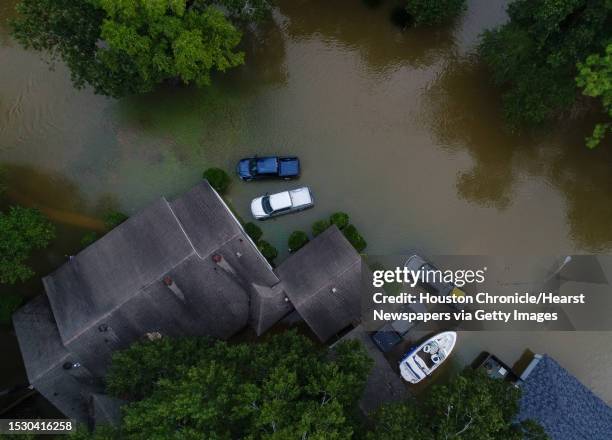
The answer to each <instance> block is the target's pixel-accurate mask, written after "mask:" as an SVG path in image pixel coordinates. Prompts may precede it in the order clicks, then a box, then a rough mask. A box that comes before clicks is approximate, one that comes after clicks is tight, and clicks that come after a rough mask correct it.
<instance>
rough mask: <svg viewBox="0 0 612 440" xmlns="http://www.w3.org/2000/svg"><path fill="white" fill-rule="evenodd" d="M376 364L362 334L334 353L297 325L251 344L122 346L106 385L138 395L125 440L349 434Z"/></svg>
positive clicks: (128, 412) (193, 341)
mask: <svg viewBox="0 0 612 440" xmlns="http://www.w3.org/2000/svg"><path fill="white" fill-rule="evenodd" d="M370 367H371V361H370V359H369V357H368V356H367V354H366V353H365V351H364V349H363V348H362V347H361V345H360V344H359V343H358V342H356V341H353V342H348V343H344V344H341V345H340V346H339V347H338V349H337V350H336V351H335V355H334V356H333V357H330V356H329V355H328V354H327V352H326V351H325V350H320V349H317V348H316V347H315V346H314V345H313V343H312V342H311V341H310V340H308V339H306V338H305V337H303V336H299V335H297V334H296V333H295V332H286V333H283V334H281V335H276V336H273V337H271V338H269V339H267V340H265V341H264V342H261V343H257V344H248V345H247V344H234V345H232V344H228V343H225V342H212V341H208V340H206V339H201V338H187V339H176V340H175V339H169V338H162V339H161V340H156V341H150V342H149V341H147V342H140V343H136V344H134V345H133V346H132V347H131V348H129V349H128V350H126V351H123V352H118V353H116V354H115V356H114V357H113V363H112V366H111V369H110V372H109V375H108V378H107V384H108V385H107V387H108V390H109V392H111V393H112V394H114V395H116V396H119V397H122V398H129V399H131V400H132V403H130V404H129V405H127V407H125V409H124V417H123V423H122V426H121V427H120V430H121V434H122V436H123V438H127V439H132V438H134V439H150V438H151V439H171V438H181V439H191V438H193V439H196V438H198V439H200V438H211V439H212V438H215V439H232V438H249V439H263V438H266V439H294V438H310V439H320V440H324V439H325V440H327V439H348V438H351V436H352V434H353V418H352V417H353V415H354V412H355V411H356V402H357V399H358V397H359V396H360V395H361V392H362V391H363V387H364V384H365V379H366V377H367V374H368V372H369V369H370Z"/></svg>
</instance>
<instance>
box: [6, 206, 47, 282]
mask: <svg viewBox="0 0 612 440" xmlns="http://www.w3.org/2000/svg"><path fill="white" fill-rule="evenodd" d="M54 237H55V228H54V227H53V225H52V224H51V223H50V222H49V220H47V218H46V217H45V216H44V215H42V214H41V213H40V211H38V210H36V209H33V208H23V207H21V206H13V207H11V208H9V210H8V212H4V213H0V283H9V284H14V283H16V282H17V281H25V280H27V279H29V278H30V277H32V275H34V272H33V271H32V269H31V268H30V267H28V266H27V265H26V261H27V259H28V258H29V257H30V254H31V253H32V251H34V250H36V249H43V248H44V247H46V246H47V245H48V244H49V242H50V241H51V240H52V239H53V238H54Z"/></svg>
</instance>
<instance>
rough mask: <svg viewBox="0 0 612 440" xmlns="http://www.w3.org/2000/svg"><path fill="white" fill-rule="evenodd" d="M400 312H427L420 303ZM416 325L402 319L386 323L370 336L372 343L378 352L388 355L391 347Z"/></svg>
mask: <svg viewBox="0 0 612 440" xmlns="http://www.w3.org/2000/svg"><path fill="white" fill-rule="evenodd" d="M402 311H406V312H408V311H414V312H417V313H424V312H426V311H427V308H426V307H425V306H424V305H423V304H421V303H416V304H411V305H410V306H408V307H404V308H402ZM416 324H417V323H416V322H414V321H413V322H410V321H408V320H404V319H399V320H397V321H393V322H388V323H386V324H385V325H384V326H382V327H381V328H380V329H379V330H378V331H376V332H375V333H373V334H372V336H371V337H372V341H374V344H376V346H377V347H378V349H379V350H380V351H382V352H383V353H388V352H389V351H391V350H392V349H393V347H395V346H396V345H397V344H399V343H400V342H402V338H403V337H404V336H406V334H408V332H409V331H410V330H412V328H414V326H415V325H416Z"/></svg>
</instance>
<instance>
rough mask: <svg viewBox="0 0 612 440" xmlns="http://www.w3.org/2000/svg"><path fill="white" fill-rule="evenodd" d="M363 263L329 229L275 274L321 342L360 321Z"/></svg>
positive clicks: (342, 236)
mask: <svg viewBox="0 0 612 440" xmlns="http://www.w3.org/2000/svg"><path fill="white" fill-rule="evenodd" d="M361 271H362V259H361V256H360V255H359V254H358V253H357V251H355V249H354V248H353V247H352V246H351V244H350V243H349V242H348V241H347V240H346V238H345V237H344V235H342V232H340V230H338V228H336V227H335V226H332V227H330V228H328V229H327V230H326V231H325V232H323V233H322V234H321V235H319V236H318V237H316V238H315V239H314V240H312V241H311V242H310V243H308V245H307V246H305V247H303V248H302V249H300V250H299V251H298V252H296V253H295V254H294V255H292V256H290V257H289V258H288V259H287V260H285V261H284V262H283V263H282V264H281V265H280V266H279V267H278V268H277V270H276V273H277V274H278V276H279V278H280V279H281V280H282V284H283V287H284V290H285V292H286V293H287V296H288V297H289V299H290V300H291V303H292V304H293V305H294V307H295V308H296V310H297V311H298V313H299V314H300V315H301V316H302V317H303V318H304V320H305V321H306V323H307V324H308V325H309V326H310V328H311V329H312V330H313V331H314V332H315V334H316V335H317V336H318V337H319V339H320V340H321V341H326V340H327V339H329V338H330V337H331V336H333V335H334V334H336V333H338V332H339V331H340V330H342V329H343V328H345V327H347V326H348V325H350V324H352V323H356V322H357V321H359V319H360V314H361V288H362V286H361V279H362V272H361Z"/></svg>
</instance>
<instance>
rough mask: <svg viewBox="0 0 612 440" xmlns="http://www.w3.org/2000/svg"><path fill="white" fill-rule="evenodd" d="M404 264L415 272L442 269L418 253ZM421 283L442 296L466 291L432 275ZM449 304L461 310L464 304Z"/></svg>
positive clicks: (455, 294)
mask: <svg viewBox="0 0 612 440" xmlns="http://www.w3.org/2000/svg"><path fill="white" fill-rule="evenodd" d="M404 266H405V267H406V268H407V269H408V270H411V271H414V272H418V271H423V272H425V273H427V272H439V271H440V269H438V268H437V267H436V266H434V265H433V264H431V263H429V262H428V261H426V260H425V259H424V258H423V257H421V256H420V255H417V254H414V255H412V256H411V257H409V258H408V259H407V260H406V262H405V263H404ZM420 284H421V285H422V286H423V287H424V288H426V289H428V291H429V293H431V294H432V295H434V294H437V295H440V296H447V295H452V296H465V292H464V291H463V290H461V289H460V288H458V287H457V286H455V285H454V284H453V283H448V282H445V281H444V280H442V279H436V277H432V278H430V279H428V280H425V281H421V282H420ZM449 305H450V306H451V307H453V308H455V309H458V310H461V309H462V308H463V305H462V304H460V303H452V304H449Z"/></svg>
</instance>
